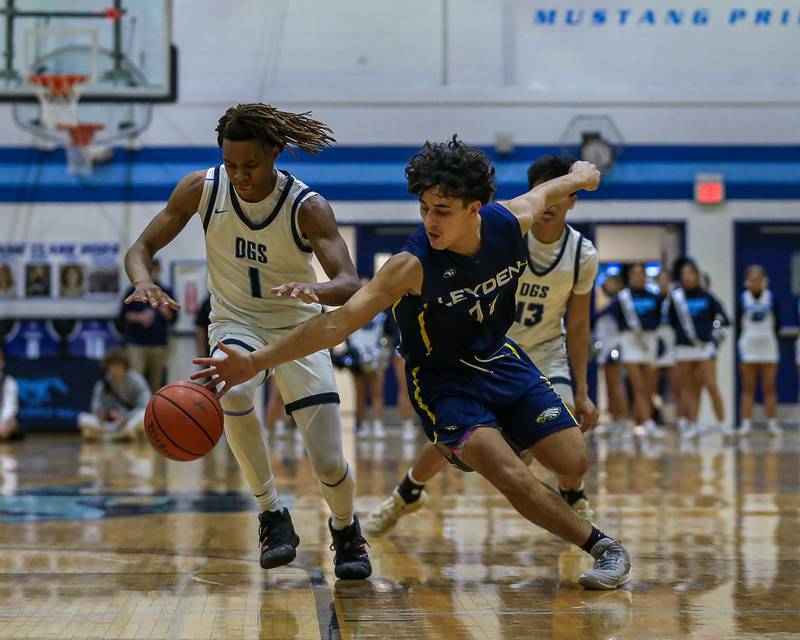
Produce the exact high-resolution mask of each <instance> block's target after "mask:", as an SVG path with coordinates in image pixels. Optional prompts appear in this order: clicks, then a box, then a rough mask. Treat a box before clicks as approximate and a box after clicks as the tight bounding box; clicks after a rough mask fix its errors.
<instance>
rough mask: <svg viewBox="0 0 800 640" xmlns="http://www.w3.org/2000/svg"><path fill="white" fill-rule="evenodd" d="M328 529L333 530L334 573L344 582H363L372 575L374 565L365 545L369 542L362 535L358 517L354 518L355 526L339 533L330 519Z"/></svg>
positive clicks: (352, 525)
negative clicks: (370, 561)
mask: <svg viewBox="0 0 800 640" xmlns="http://www.w3.org/2000/svg"><path fill="white" fill-rule="evenodd" d="M328 529H330V530H331V538H333V544H332V545H331V550H333V551H336V555H335V556H334V558H333V564H334V573H335V574H336V577H337V578H341V579H343V580H363V579H364V578H369V576H370V575H371V574H372V565H371V564H370V563H369V556H368V555H367V550H366V549H365V548H364V545H365V544H367V541H366V540H365V539H364V536H362V535H361V526H360V525H359V524H358V516H355V515H354V516H353V524H351V525H350V526H349V527H345V528H344V529H342V530H340V531H337V530H336V529H334V528H333V521H332V520H331V519H330V518H329V519H328Z"/></svg>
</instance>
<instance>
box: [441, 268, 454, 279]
mask: <svg viewBox="0 0 800 640" xmlns="http://www.w3.org/2000/svg"><path fill="white" fill-rule="evenodd" d="M454 275H456V270H455V269H453V268H452V267H451V268H450V269H448V270H447V271H445V272H444V273H443V274H442V277H443V278H452V277H453V276H454Z"/></svg>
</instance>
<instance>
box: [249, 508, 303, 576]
mask: <svg viewBox="0 0 800 640" xmlns="http://www.w3.org/2000/svg"><path fill="white" fill-rule="evenodd" d="M258 522H259V524H260V526H259V527H258V539H259V541H260V542H261V566H262V567H263V568H264V569H274V568H275V567H280V566H282V565H284V564H289V563H290V562H291V561H292V560H294V559H295V557H297V551H295V547H297V545H299V544H300V538H299V537H298V535H297V533H295V530H294V526H293V525H292V516H290V515H289V510H288V509H287V508H286V507H283V509H280V510H279V511H262V512H261V513H259V514H258Z"/></svg>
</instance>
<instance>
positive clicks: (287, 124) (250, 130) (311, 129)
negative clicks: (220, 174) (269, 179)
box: [216, 102, 336, 156]
mask: <svg viewBox="0 0 800 640" xmlns="http://www.w3.org/2000/svg"><path fill="white" fill-rule="evenodd" d="M309 113H311V112H310V111H307V112H305V113H289V112H287V111H280V110H279V109H276V108H275V107H273V106H272V105H269V104H262V103H260V102H254V103H249V104H237V105H236V106H235V107H231V108H230V109H228V110H227V111H226V112H225V115H223V116H222V117H221V118H220V119H219V123H218V124H217V128H216V132H217V144H218V145H219V146H220V147H222V141H223V140H234V141H236V142H242V141H245V140H258V141H259V142H260V143H261V144H263V145H265V146H267V147H272V146H277V147H278V148H280V149H281V150H283V149H285V148H286V147H288V148H289V150H290V151H291V152H292V154H294V155H295V156H297V152H296V151H295V147H296V148H297V149H301V150H303V151H305V152H306V153H313V154H317V153H319V152H320V151H322V149H324V148H326V147H329V146H330V145H331V144H333V143H334V142H336V139H335V138H334V137H333V135H331V134H332V133H333V132H332V131H331V129H330V127H328V125H326V124H325V123H323V122H320V121H319V120H314V119H313V118H309V117H308V115H309Z"/></svg>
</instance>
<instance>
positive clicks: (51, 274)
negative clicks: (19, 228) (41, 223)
mask: <svg viewBox="0 0 800 640" xmlns="http://www.w3.org/2000/svg"><path fill="white" fill-rule="evenodd" d="M119 262H120V245H119V243H117V242H12V243H0V317H48V316H60V317H80V316H96V315H105V314H102V313H98V309H97V308H96V307H97V304H96V303H110V302H113V303H114V305H116V304H117V303H118V298H119V295H120V267H119ZM106 306H109V305H108V304H106ZM112 308H113V307H111V306H109V310H111V309H112Z"/></svg>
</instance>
